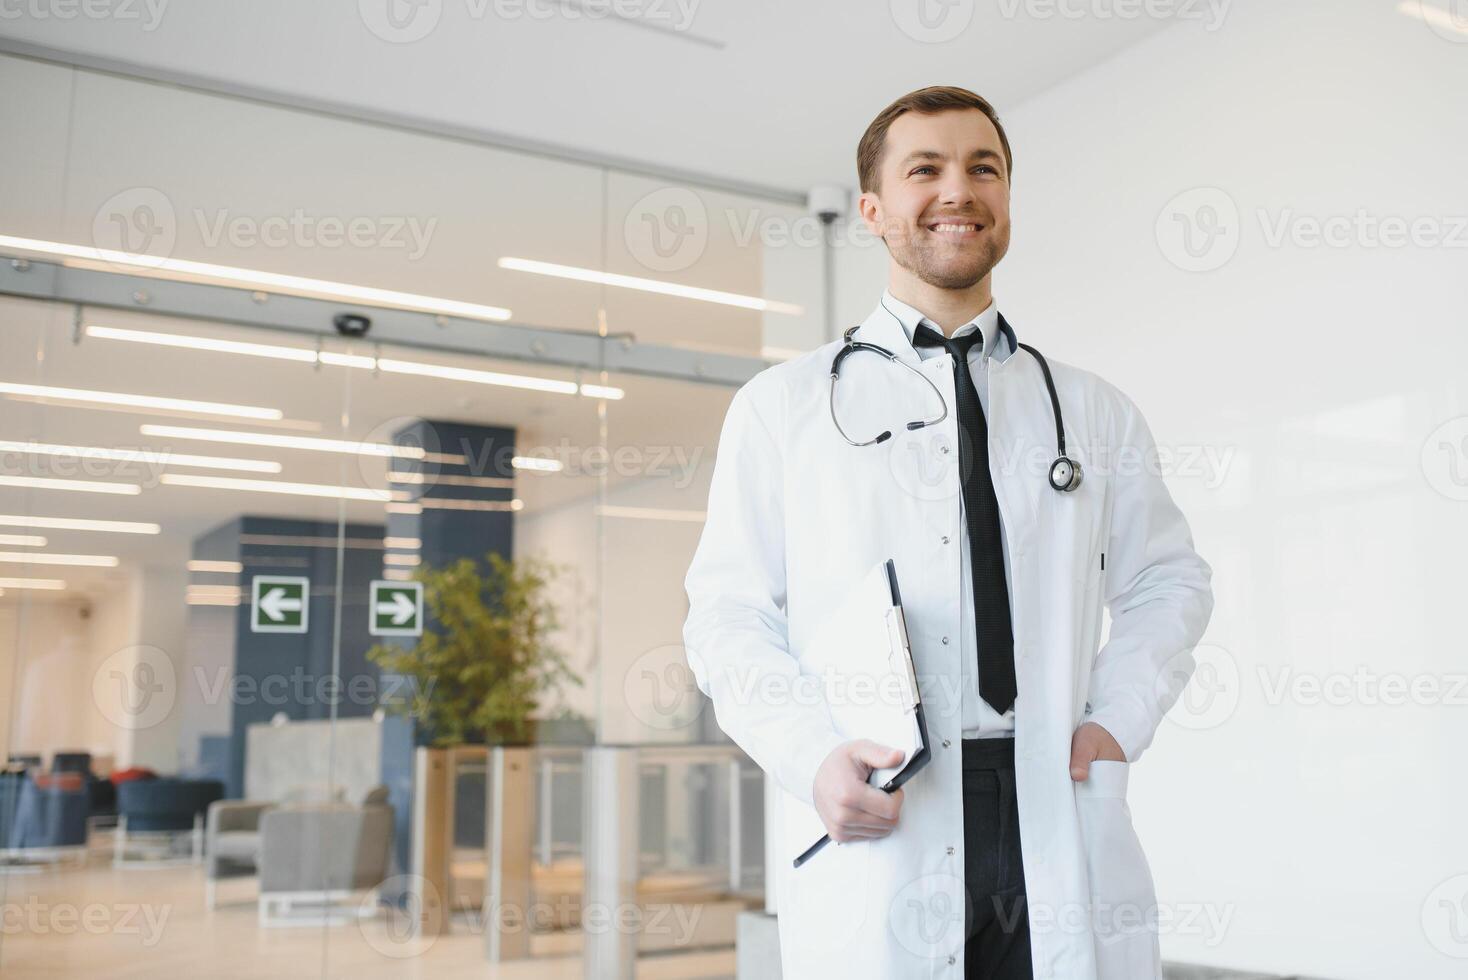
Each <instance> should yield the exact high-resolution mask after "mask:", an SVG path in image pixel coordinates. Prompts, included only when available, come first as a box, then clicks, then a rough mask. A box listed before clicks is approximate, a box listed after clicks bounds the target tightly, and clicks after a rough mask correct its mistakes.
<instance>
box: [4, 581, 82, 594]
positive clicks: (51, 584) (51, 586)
mask: <svg viewBox="0 0 1468 980" xmlns="http://www.w3.org/2000/svg"><path fill="white" fill-rule="evenodd" d="M64 588H66V583H65V582H63V581H62V580H61V579H59V578H0V589H46V590H48V591H52V592H54V591H57V590H59V589H64Z"/></svg>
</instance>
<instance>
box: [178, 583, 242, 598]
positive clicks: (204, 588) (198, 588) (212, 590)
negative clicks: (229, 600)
mask: <svg viewBox="0 0 1468 980" xmlns="http://www.w3.org/2000/svg"><path fill="white" fill-rule="evenodd" d="M188 593H189V595H223V596H238V595H240V594H241V589H240V587H239V586H238V585H190V586H189V588H188Z"/></svg>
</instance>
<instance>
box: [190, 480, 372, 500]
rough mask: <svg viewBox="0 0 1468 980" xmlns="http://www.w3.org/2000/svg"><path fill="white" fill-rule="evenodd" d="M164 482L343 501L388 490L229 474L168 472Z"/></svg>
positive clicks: (369, 497)
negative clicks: (262, 478)
mask: <svg viewBox="0 0 1468 980" xmlns="http://www.w3.org/2000/svg"><path fill="white" fill-rule="evenodd" d="M161 479H162V481H163V482H164V483H167V484H169V485H170V486H175V487H202V488H204V489H206V490H252V491H254V492H256V493H284V494H291V495H293V496H297V497H334V498H339V499H342V500H373V501H377V502H382V503H385V502H386V501H387V500H388V499H389V494H388V491H386V490H365V489H362V488H360V487H331V486H324V485H322V484H319V483H282V482H280V481H277V480H237V479H235V478H233V477H228V476H192V475H188V476H186V475H184V474H182V473H165V474H163V476H162V478H161Z"/></svg>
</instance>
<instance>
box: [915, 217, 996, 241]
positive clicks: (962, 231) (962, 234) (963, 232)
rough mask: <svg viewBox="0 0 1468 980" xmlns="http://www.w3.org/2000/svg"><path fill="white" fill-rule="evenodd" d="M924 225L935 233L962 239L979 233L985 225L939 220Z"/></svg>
mask: <svg viewBox="0 0 1468 980" xmlns="http://www.w3.org/2000/svg"><path fill="white" fill-rule="evenodd" d="M924 227H926V228H927V229H928V231H930V232H933V233H934V234H937V235H942V236H943V237H944V238H956V239H962V238H971V237H973V236H975V235H977V234H978V233H979V230H980V229H981V228H983V227H984V226H983V225H980V224H975V223H972V222H969V223H962V222H952V221H938V222H934V223H933V224H930V225H925V226H924Z"/></svg>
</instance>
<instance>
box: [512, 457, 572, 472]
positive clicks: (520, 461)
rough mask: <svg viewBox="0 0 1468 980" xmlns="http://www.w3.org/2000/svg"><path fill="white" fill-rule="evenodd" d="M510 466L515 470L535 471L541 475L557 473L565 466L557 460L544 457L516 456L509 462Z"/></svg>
mask: <svg viewBox="0 0 1468 980" xmlns="http://www.w3.org/2000/svg"><path fill="white" fill-rule="evenodd" d="M510 465H511V466H513V467H514V468H515V469H517V470H536V471H538V472H541V473H559V472H561V470H563V469H565V468H566V464H565V463H563V462H561V461H560V460H558V459H547V458H546V457H544V456H516V457H515V458H514V459H512V460H510Z"/></svg>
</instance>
